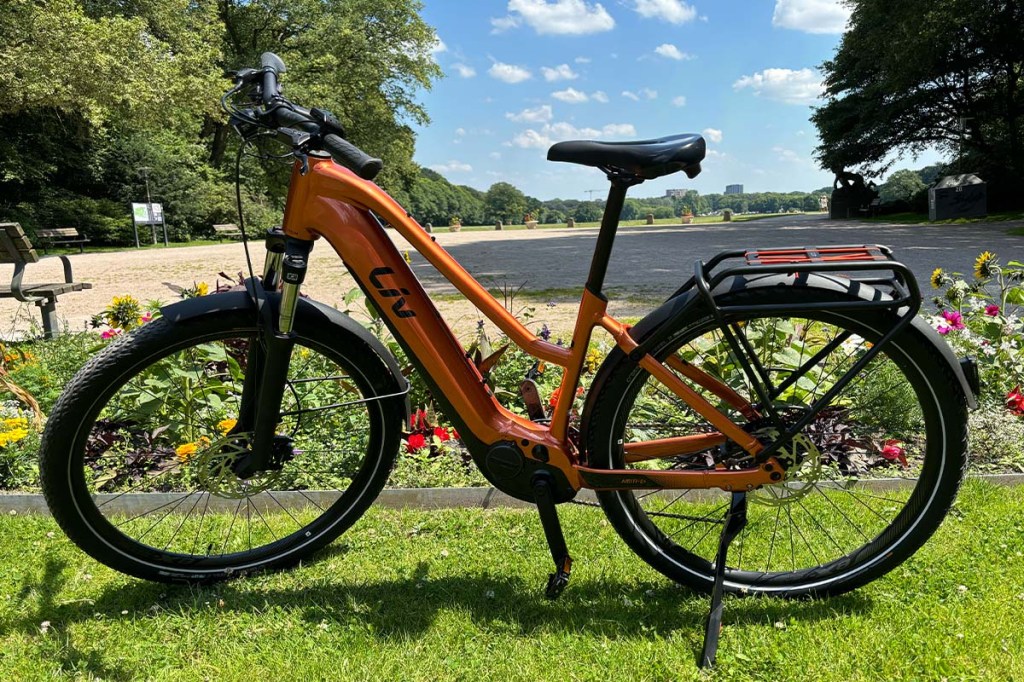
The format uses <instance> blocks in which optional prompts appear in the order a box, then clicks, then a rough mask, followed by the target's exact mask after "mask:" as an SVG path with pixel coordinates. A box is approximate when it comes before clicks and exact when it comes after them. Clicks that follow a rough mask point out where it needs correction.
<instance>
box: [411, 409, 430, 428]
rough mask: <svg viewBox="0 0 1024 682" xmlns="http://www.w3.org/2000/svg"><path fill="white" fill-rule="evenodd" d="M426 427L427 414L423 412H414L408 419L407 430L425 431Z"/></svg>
mask: <svg viewBox="0 0 1024 682" xmlns="http://www.w3.org/2000/svg"><path fill="white" fill-rule="evenodd" d="M425 428H428V426H427V413H426V411H425V410H416V411H415V412H413V413H412V415H411V416H410V417H409V430H410V431H415V430H416V429H425Z"/></svg>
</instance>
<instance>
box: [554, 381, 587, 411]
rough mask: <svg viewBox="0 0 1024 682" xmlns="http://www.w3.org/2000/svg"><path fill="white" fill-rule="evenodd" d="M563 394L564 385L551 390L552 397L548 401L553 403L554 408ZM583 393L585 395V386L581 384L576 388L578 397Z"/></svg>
mask: <svg viewBox="0 0 1024 682" xmlns="http://www.w3.org/2000/svg"><path fill="white" fill-rule="evenodd" d="M561 395H562V387H561V386H559V387H558V388H556V389H555V390H553V391H551V398H550V399H549V400H548V403H549V404H550V405H551V407H552V408H554V406H555V405H557V404H558V398H559V396H561ZM582 395H583V387H582V386H580V387H579V388H577V389H576V397H577V398H579V397H581V396H582Z"/></svg>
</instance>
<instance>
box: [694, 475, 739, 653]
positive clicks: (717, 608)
mask: <svg viewBox="0 0 1024 682" xmlns="http://www.w3.org/2000/svg"><path fill="white" fill-rule="evenodd" d="M746 525H747V493H746V492H742V493H733V494H732V499H731V500H730V501H729V511H727V512H726V513H725V519H724V520H723V522H722V534H721V536H720V537H719V539H718V554H716V555H715V586H714V588H713V589H712V590H711V610H710V611H709V612H708V619H707V623H706V624H705V627H704V648H703V650H702V651H701V654H700V661H698V663H697V665H698V666H699V667H701V668H709V667H711V666H713V665H714V664H715V657H716V656H717V654H718V637H719V635H721V634H722V610H723V606H722V597H723V596H724V595H723V593H724V591H725V590H724V584H725V561H726V555H727V554H728V551H729V545H730V543H732V541H733V540H735V539H736V536H737V535H739V534H740V531H742V530H743V528H744V527H745V526H746Z"/></svg>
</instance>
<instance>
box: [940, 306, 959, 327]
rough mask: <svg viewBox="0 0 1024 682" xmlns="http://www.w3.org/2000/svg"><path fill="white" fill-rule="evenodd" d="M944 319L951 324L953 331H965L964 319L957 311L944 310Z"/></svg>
mask: <svg viewBox="0 0 1024 682" xmlns="http://www.w3.org/2000/svg"><path fill="white" fill-rule="evenodd" d="M942 317H943V319H944V320H946V322H949V325H950V327H952V328H953V329H963V328H964V318H963V316H962V315H961V314H960V313H958V312H957V311H955V310H943V311H942Z"/></svg>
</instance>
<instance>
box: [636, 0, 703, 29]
mask: <svg viewBox="0 0 1024 682" xmlns="http://www.w3.org/2000/svg"><path fill="white" fill-rule="evenodd" d="M634 9H636V11H637V12H639V13H640V16H642V17H646V18H648V19H662V20H664V21H667V22H669V23H672V24H685V23H686V22H688V21H693V20H694V19H696V18H697V10H695V9H694V8H693V7H692V6H690V5H687V4H686V3H685V2H682V0H636V7H635V8H634Z"/></svg>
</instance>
